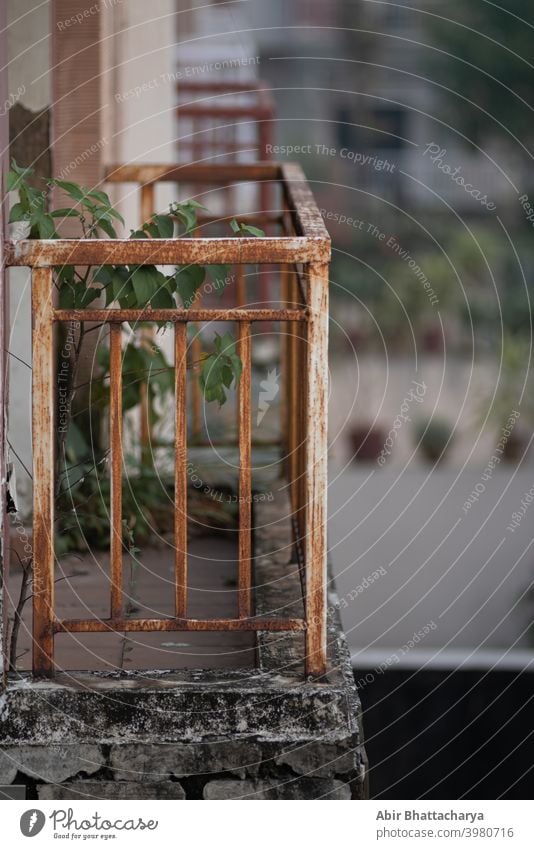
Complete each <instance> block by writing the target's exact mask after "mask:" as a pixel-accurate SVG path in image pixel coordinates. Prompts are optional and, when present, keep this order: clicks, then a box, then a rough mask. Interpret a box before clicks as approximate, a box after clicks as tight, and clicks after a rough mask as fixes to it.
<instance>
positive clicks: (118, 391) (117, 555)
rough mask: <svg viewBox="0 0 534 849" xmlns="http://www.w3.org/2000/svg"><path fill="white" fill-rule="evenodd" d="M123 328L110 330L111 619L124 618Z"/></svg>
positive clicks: (116, 327)
mask: <svg viewBox="0 0 534 849" xmlns="http://www.w3.org/2000/svg"><path fill="white" fill-rule="evenodd" d="M121 333H122V327H121V325H120V324H111V327H110V352H109V354H110V356H109V360H110V370H109V382H110V388H109V393H110V399H109V443H110V452H111V518H110V521H111V528H110V537H111V544H110V559H111V617H112V619H113V618H120V617H121V616H122V344H121Z"/></svg>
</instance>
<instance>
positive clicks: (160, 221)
mask: <svg viewBox="0 0 534 849" xmlns="http://www.w3.org/2000/svg"><path fill="white" fill-rule="evenodd" d="M152 220H153V223H154V224H155V225H156V227H157V229H158V234H159V236H160V238H161V239H172V237H173V235H174V221H173V219H172V218H171V216H170V215H154V217H153V219H152Z"/></svg>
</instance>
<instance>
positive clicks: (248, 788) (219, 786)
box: [204, 778, 350, 800]
mask: <svg viewBox="0 0 534 849" xmlns="http://www.w3.org/2000/svg"><path fill="white" fill-rule="evenodd" d="M281 798H283V799H301V800H302V799H345V800H347V799H350V787H349V786H348V784H343V783H342V782H341V781H326V780H323V779H320V778H298V779H293V780H286V781H283V780H282V779H280V780H279V781H274V780H273V781H228V780H226V781H225V780H222V781H210V782H208V784H206V786H205V788H204V799H281Z"/></svg>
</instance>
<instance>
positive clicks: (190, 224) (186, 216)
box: [170, 200, 206, 235]
mask: <svg viewBox="0 0 534 849" xmlns="http://www.w3.org/2000/svg"><path fill="white" fill-rule="evenodd" d="M170 209H171V214H173V215H175V216H176V218H178V219H179V220H180V221H181V222H182V224H184V225H185V235H188V234H189V233H191V232H192V231H193V230H195V229H196V226H197V212H196V211H197V209H206V207H205V206H203V205H202V204H201V203H198V201H196V200H188V201H185V202H184V203H173V204H171V208H170Z"/></svg>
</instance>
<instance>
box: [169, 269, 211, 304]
mask: <svg viewBox="0 0 534 849" xmlns="http://www.w3.org/2000/svg"><path fill="white" fill-rule="evenodd" d="M204 274H205V271H204V268H203V267H202V266H201V265H186V266H182V268H179V269H178V271H177V272H176V275H175V279H176V288H177V291H178V294H179V295H180V298H181V300H182V304H183V305H184V308H185V309H190V308H191V306H192V304H193V302H194V300H195V296H196V294H197V292H198V290H199V289H200V287H201V286H202V283H203V282H204Z"/></svg>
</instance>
